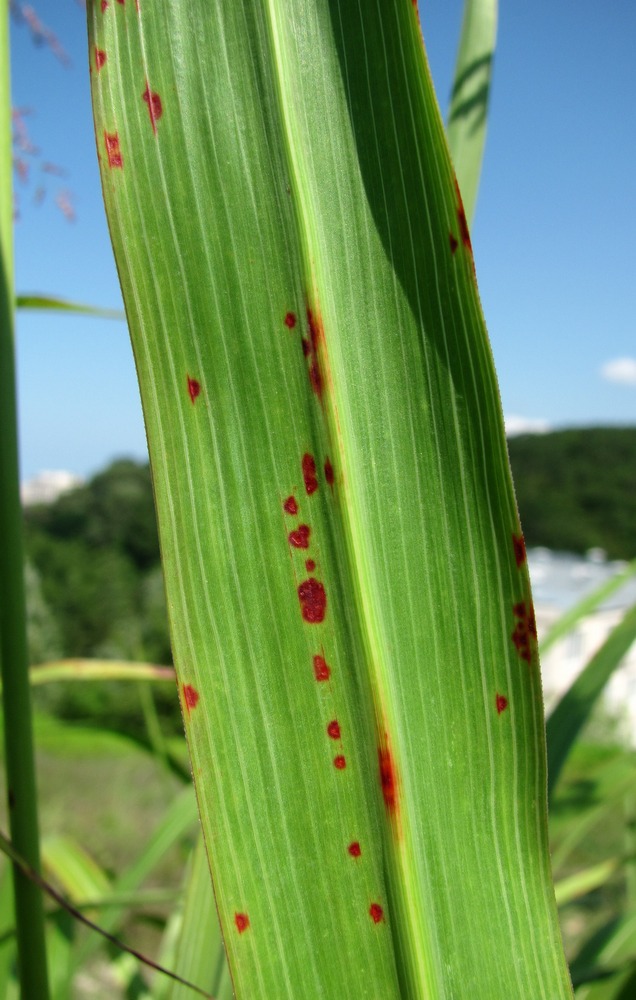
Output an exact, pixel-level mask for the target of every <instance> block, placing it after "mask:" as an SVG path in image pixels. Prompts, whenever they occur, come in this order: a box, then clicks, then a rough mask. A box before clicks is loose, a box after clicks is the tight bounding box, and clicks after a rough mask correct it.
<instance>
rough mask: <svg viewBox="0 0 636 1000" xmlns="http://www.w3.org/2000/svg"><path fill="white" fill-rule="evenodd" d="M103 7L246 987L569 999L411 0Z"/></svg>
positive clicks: (498, 516) (190, 667)
mask: <svg viewBox="0 0 636 1000" xmlns="http://www.w3.org/2000/svg"><path fill="white" fill-rule="evenodd" d="M89 25H90V52H91V60H92V68H93V72H92V80H93V100H94V111H95V119H96V136H97V146H98V153H99V157H100V164H101V169H102V181H103V189H104V195H105V200H106V205H107V210H108V214H109V223H110V229H111V235H112V238H113V244H114V248H115V252H116V256H117V262H118V269H119V274H120V277H121V281H122V287H123V292H124V300H125V303H126V309H127V315H128V320H129V327H130V330H131V334H132V339H133V345H134V350H135V356H136V363H137V368H138V373H139V378H140V384H141V390H142V400H143V405H144V413H145V419H146V424H147V429H148V438H149V444H150V453H151V462H152V465H153V480H154V485H155V493H156V501H157V509H158V516H159V524H160V536H161V545H162V554H163V562H164V568H165V572H166V583H167V592H168V603H169V607H170V616H171V627H172V639H173V647H174V654H175V664H176V668H177V672H178V677H179V687H180V694H181V702H182V708H183V713H184V720H185V725H186V733H187V737H188V742H189V747H190V752H191V758H192V766H193V775H194V779H195V783H196V785H197V795H198V801H199V806H200V810H201V819H202V825H203V830H204V834H205V837H206V843H207V849H208V852H209V855H210V861H211V867H212V870H213V872H214V876H215V889H216V899H217V903H218V907H219V914H220V919H221V925H222V929H223V933H224V938H225V942H226V947H227V951H228V958H229V963H230V967H231V969H232V973H233V976H234V981H235V987H236V992H237V996H239V997H253V996H277V997H280V998H281V1000H282V998H283V997H290V998H291V997H299V996H322V997H325V998H334V1000H335V998H336V997H338V998H340V997H342V996H351V997H356V998H358V997H360V998H364V997H375V996H382V997H383V998H386V1000H391V998H392V997H395V998H397V997H409V998H410V997H413V998H415V997H431V998H432V997H442V996H452V995H463V994H466V993H467V992H468V991H470V993H471V996H474V997H479V998H483V1000H497V998H502V1000H503V998H504V997H505V998H508V997H510V996H511V995H518V996H533V997H545V998H550V1000H556V998H557V997H562V996H568V995H570V988H569V981H568V975H567V969H566V967H565V963H564V959H563V955H562V950H561V945H560V939H559V932H558V926H557V920H556V907H555V903H554V894H553V889H552V886H551V881H550V873H549V856H548V851H547V831H546V815H545V808H544V799H545V796H544V792H545V759H544V756H543V752H544V748H543V738H544V737H543V718H542V709H541V696H540V680H539V676H538V662H537V655H536V630H535V626H534V616H533V612H532V605H531V596H530V588H529V580H528V575H527V566H526V560H525V547H524V543H523V539H522V537H521V534H520V529H519V524H518V517H517V513H516V508H515V504H514V496H513V491H512V484H511V480H510V472H509V466H508V461H507V454H506V446H505V438H504V432H503V420H502V415H501V411H500V404H499V399H498V393H497V387H496V380H495V376H494V371H493V366H492V359H491V356H490V351H489V347H488V342H487V338H486V334H485V329H484V324H483V318H482V315H481V311H480V306H479V300H478V296H477V292H476V287H475V271H474V264H473V260H472V253H471V246H470V235H469V232H468V226H467V222H466V216H465V211H464V208H463V206H462V202H461V198H460V196H459V194H458V191H457V188H456V183H455V177H454V173H453V170H452V166H451V164H450V160H449V158H448V151H447V144H446V138H445V135H444V132H443V127H442V123H441V119H440V116H439V111H438V108H437V105H436V101H435V97H434V95H433V92H432V87H431V84H430V78H429V76H428V70H427V66H426V61H425V56H424V53H423V49H422V42H421V35H420V32H419V27H418V22H417V14H416V10H415V9H414V5H413V4H411V3H406V2H405V3H402V4H389V5H386V4H377V5H373V4H370V5H364V7H362V6H358V5H354V4H346V3H340V2H338V0H298V2H294V3H292V2H290V0H268V2H258V3H252V2H250V3H247V2H245V3H237V4H232V5H217V6H215V7H214V8H213V10H212V11H211V10H210V7H209V5H207V4H204V3H202V2H199V0H189V2H183V3H181V4H179V5H170V6H153V7H150V6H148V7H145V6H144V5H143V4H142V5H140V8H139V10H137V9H136V8H135V6H134V5H132V4H126V5H118V4H115V5H109V6H108V7H106V8H105V9H104V10H102V9H101V5H100V4H96V3H93V4H91V5H90V8H89Z"/></svg>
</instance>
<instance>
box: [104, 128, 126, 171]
mask: <svg viewBox="0 0 636 1000" xmlns="http://www.w3.org/2000/svg"><path fill="white" fill-rule="evenodd" d="M104 144H105V146H106V156H107V157H108V166H109V167H119V168H123V166H124V160H123V157H122V155H121V150H120V148H119V135H118V133H117V132H104Z"/></svg>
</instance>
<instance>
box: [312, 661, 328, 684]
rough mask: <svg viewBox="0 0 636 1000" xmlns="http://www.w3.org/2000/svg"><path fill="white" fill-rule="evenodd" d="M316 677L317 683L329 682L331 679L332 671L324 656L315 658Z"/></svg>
mask: <svg viewBox="0 0 636 1000" xmlns="http://www.w3.org/2000/svg"><path fill="white" fill-rule="evenodd" d="M314 677H315V678H316V680H317V681H319V682H320V681H328V680H329V678H330V677H331V669H330V667H329V666H328V664H327V661H326V660H325V658H324V656H320V654H318V655H316V656H314Z"/></svg>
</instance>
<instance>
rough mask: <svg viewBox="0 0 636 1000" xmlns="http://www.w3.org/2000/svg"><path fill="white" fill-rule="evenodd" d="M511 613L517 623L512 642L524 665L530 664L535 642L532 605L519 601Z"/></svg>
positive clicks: (535, 629)
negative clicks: (524, 662)
mask: <svg viewBox="0 0 636 1000" xmlns="http://www.w3.org/2000/svg"><path fill="white" fill-rule="evenodd" d="M512 613H513V614H514V616H515V618H516V619H517V622H516V624H515V629H514V632H513V633H512V635H511V639H512V641H513V642H514V644H515V646H516V648H517V652H518V653H519V656H520V657H521V659H522V660H525V661H526V663H531V662H532V656H533V649H534V644H535V643H536V641H537V623H536V619H535V617H534V608H533V607H532V604H530V603H528V604H526V603H525V601H520V602H519V604H515V605H514V607H513V609H512Z"/></svg>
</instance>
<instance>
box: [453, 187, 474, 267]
mask: <svg viewBox="0 0 636 1000" xmlns="http://www.w3.org/2000/svg"><path fill="white" fill-rule="evenodd" d="M455 192H456V194H457V222H458V223H459V235H460V238H461V241H462V243H463V244H464V246H465V247H466V249H467V250H468V251H469V253H471V254H472V252H473V248H472V244H471V242H470V232H469V229H468V222H467V221H466V212H465V211H464V203H463V201H462V195H461V191H460V190H459V184H458V183H457V181H455Z"/></svg>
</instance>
